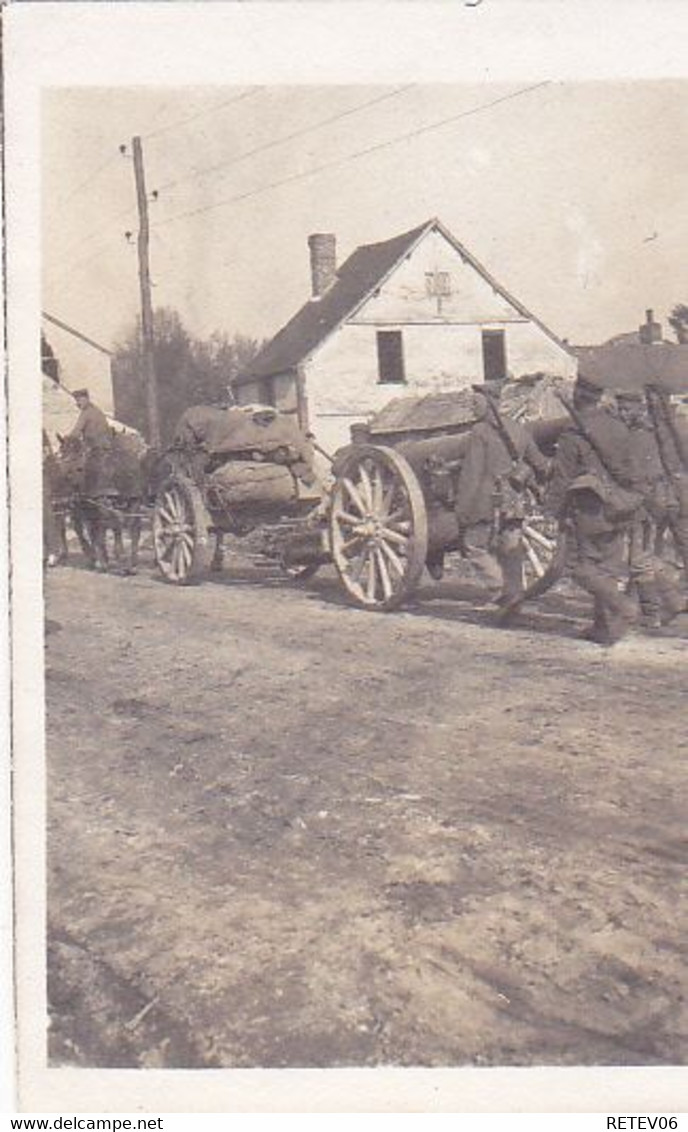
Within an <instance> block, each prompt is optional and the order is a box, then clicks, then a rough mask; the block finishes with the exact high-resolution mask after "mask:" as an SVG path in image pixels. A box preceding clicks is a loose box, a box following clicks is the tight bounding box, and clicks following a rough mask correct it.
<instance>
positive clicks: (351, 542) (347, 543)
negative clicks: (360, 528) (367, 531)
mask: <svg viewBox="0 0 688 1132" xmlns="http://www.w3.org/2000/svg"><path fill="white" fill-rule="evenodd" d="M365 537H366V536H365V535H364V534H361V533H359V534H356V533H355V532H354V534H353V535H352V536H351V538H348V539H345V540H344V542H343V543H342V545H341V550H342V554H346V553H347V551H349V550H353V548H354V547H355V546H360V545H361V542H362V540H363V539H364V538H365Z"/></svg>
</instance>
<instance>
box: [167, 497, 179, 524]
mask: <svg viewBox="0 0 688 1132" xmlns="http://www.w3.org/2000/svg"><path fill="white" fill-rule="evenodd" d="M165 503H166V504H167V508H168V510H169V512H170V515H171V516H172V522H173V523H177V522H179V518H180V513H179V497H178V495H177V493H176V491H166V492H165Z"/></svg>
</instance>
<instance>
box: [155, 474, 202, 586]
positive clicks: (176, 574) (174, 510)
mask: <svg viewBox="0 0 688 1132" xmlns="http://www.w3.org/2000/svg"><path fill="white" fill-rule="evenodd" d="M209 525H210V516H209V515H208V512H207V510H206V508H205V505H204V503H203V499H202V497H201V493H200V491H199V490H198V488H197V487H196V486H195V484H193V483H191V481H190V480H188V479H186V478H184V477H182V476H175V477H173V478H171V479H168V480H166V481H165V482H164V483H163V484H162V486H161V488H160V490H159V492H158V495H157V496H156V500H155V507H154V510H153V547H154V550H155V561H156V563H157V565H158V569H159V570H160V573H161V574H162V575H163V577H164V578H166V580H167V581H168V582H174V583H175V584H176V585H178V586H182V585H187V584H188V583H189V582H192V581H194V580H195V579H197V578H198V577H199V575H201V574H202V573H204V571H205V570H207V568H208V565H209V563H210V558H211V553H210V535H209V533H208V527H209Z"/></svg>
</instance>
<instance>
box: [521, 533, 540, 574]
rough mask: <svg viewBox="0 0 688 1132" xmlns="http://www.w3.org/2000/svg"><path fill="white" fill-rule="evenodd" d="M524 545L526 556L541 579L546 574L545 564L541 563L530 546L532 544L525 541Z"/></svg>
mask: <svg viewBox="0 0 688 1132" xmlns="http://www.w3.org/2000/svg"><path fill="white" fill-rule="evenodd" d="M523 545H524V547H525V551H526V554H527V555H528V560H529V562H530V564H531V566H532V567H533V570H534V571H535V573H536V574H537V576H538V578H541V577H542V575H543V574H544V572H545V567H544V565H543V563H542V562H541V561H540V559H539V558H538V556H537V554H536V553H535V551H534V550H533V548H532V546H531V545H530V543H529V542H528V541H527V540H525V541H524V544H523Z"/></svg>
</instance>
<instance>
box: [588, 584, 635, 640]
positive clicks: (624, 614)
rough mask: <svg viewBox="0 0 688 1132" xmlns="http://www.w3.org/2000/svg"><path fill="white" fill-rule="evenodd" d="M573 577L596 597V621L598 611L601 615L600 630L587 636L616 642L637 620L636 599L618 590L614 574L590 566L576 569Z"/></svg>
mask: <svg viewBox="0 0 688 1132" xmlns="http://www.w3.org/2000/svg"><path fill="white" fill-rule="evenodd" d="M574 580H575V581H576V582H578V584H579V585H580V586H581V587H582V589H585V590H587V591H588V593H590V594H592V596H593V597H594V598H595V611H596V616H597V619H598V624H599V618H600V615H601V617H603V619H604V623H603V625H600V626H599V632H598V633H597V634H595V635H594V636H593V635H591V636H590V638H589V639H590V640H594V641H596V643H597V644H600V645H614V644H616V642H617V641H620V640H621V639H622V638H623V637H625V636H626V633H628V631H629V630H630V629H631V628H632V626H633V625H634V624H635V623H636V621H637V620H638V607H637V605H636V603H635V602H634V601H631V599H630V598H629V597H628V596H627V595H626V594H624V593H622V592H621V590H620V589H619V587H618V586H617V584H616V581H615V579H614V578H613V577H611V576H610V575H608V574H604V573H602V572H600V571H598V570H596V569H594V568H591V567H589V566H588V567H585V568H581V569H579V570H577V571H576V572H575V574H574ZM595 628H596V626H593V630H594V629H595Z"/></svg>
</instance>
